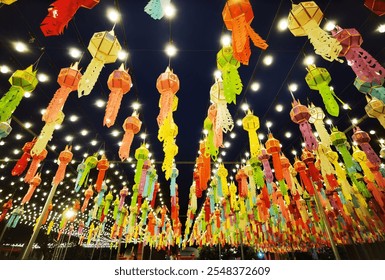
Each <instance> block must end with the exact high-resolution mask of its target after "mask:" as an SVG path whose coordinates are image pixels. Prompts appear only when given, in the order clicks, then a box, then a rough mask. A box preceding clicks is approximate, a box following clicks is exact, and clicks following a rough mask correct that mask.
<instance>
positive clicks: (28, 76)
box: [0, 65, 38, 122]
mask: <svg viewBox="0 0 385 280" xmlns="http://www.w3.org/2000/svg"><path fill="white" fill-rule="evenodd" d="M9 82H10V84H11V88H10V89H9V90H8V92H7V93H5V94H4V96H3V97H2V98H1V99H0V122H5V121H8V119H9V118H11V116H12V113H13V112H14V111H15V110H16V108H17V106H19V104H20V101H21V99H22V98H23V96H24V93H25V92H27V91H28V92H32V91H33V90H34V89H35V88H36V86H37V83H38V80H37V78H36V71H34V70H33V66H32V65H31V66H29V67H27V68H26V69H25V70H16V71H15V72H14V73H13V74H12V76H11V77H10V78H9Z"/></svg>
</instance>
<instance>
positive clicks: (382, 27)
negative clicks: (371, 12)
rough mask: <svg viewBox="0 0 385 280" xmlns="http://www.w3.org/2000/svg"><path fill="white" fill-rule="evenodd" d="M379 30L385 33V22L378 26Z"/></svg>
mask: <svg viewBox="0 0 385 280" xmlns="http://www.w3.org/2000/svg"><path fill="white" fill-rule="evenodd" d="M377 31H378V32H380V33H385V24H381V25H380V26H379V27H378V29H377Z"/></svg>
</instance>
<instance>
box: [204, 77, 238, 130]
mask: <svg viewBox="0 0 385 280" xmlns="http://www.w3.org/2000/svg"><path fill="white" fill-rule="evenodd" d="M210 100H211V101H212V102H213V103H214V104H215V105H216V109H217V114H216V124H215V126H216V127H215V128H214V129H215V130H222V131H223V132H224V133H227V132H229V131H232V130H233V128H234V121H233V118H232V117H231V114H230V112H229V110H228V109H227V101H226V98H225V95H224V90H223V81H222V79H221V78H216V81H215V83H214V84H213V85H212V86H211V89H210Z"/></svg>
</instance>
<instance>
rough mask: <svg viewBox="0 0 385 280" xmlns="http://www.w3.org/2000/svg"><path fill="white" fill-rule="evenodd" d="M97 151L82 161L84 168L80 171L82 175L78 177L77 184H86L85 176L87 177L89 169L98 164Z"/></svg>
mask: <svg viewBox="0 0 385 280" xmlns="http://www.w3.org/2000/svg"><path fill="white" fill-rule="evenodd" d="M97 155H98V154H97V153H95V154H93V155H91V156H88V157H87V158H86V161H85V162H84V170H83V171H82V175H81V177H80V178H79V182H78V184H77V185H78V186H79V187H81V186H83V185H84V184H86V183H87V182H86V178H88V175H89V174H90V171H91V169H93V168H95V167H96V165H97V164H98V157H97Z"/></svg>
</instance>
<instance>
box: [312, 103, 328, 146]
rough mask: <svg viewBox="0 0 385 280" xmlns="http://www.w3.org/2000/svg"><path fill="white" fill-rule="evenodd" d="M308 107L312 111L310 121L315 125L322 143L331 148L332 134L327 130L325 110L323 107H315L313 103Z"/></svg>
mask: <svg viewBox="0 0 385 280" xmlns="http://www.w3.org/2000/svg"><path fill="white" fill-rule="evenodd" d="M308 108H309V112H310V118H309V123H312V124H313V125H314V127H315V129H316V130H317V133H318V136H319V138H320V139H321V142H322V144H323V145H325V146H326V147H328V148H330V145H331V144H332V143H331V141H330V135H329V133H328V131H327V130H326V128H325V123H324V121H323V120H324V118H325V113H324V111H323V110H322V108H321V107H315V106H314V104H313V103H312V104H311V105H310V106H309V107H308Z"/></svg>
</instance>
